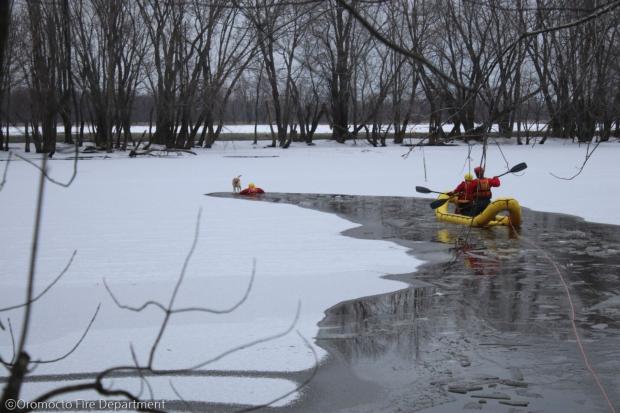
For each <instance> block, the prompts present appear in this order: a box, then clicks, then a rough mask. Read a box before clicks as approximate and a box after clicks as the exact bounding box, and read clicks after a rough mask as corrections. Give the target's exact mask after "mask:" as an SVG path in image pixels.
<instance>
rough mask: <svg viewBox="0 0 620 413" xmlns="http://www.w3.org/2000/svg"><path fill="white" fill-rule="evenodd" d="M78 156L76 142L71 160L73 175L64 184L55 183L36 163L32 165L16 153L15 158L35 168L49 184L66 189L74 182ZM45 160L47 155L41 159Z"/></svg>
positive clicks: (44, 169)
mask: <svg viewBox="0 0 620 413" xmlns="http://www.w3.org/2000/svg"><path fill="white" fill-rule="evenodd" d="M78 155H79V147H78V143H77V141H76V143H75V158H74V159H73V173H72V174H71V177H70V178H69V180H68V181H67V182H66V183H63V182H60V181H57V180H55V179H54V178H52V177H51V176H49V175H48V173H47V169H46V168H44V167H41V166H39V165H37V164H36V163H34V162H33V161H31V160H30V159H28V158H26V157H25V156H22V155H20V154H18V153H16V154H15V156H16V157H18V158H19V159H21V160H22V161H25V162H27V163H28V164H30V165H32V166H34V167H35V168H37V169H38V170H39V171H40V172H41V173H42V174H43V176H44V177H45V178H46V179H47V180H48V181H50V182H51V183H53V184H55V185H58V186H62V187H63V188H68V187H69V186H71V184H72V183H73V181H74V180H75V177H76V176H77V163H78ZM47 158H48V155H46V154H44V155H43V159H45V160H47Z"/></svg>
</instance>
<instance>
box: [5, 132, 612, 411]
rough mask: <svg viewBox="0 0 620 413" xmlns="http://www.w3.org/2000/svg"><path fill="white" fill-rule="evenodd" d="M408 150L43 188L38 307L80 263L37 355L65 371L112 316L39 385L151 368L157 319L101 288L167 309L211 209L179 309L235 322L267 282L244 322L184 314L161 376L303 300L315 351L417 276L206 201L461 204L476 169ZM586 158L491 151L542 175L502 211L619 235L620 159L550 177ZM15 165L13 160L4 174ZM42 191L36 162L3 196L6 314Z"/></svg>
mask: <svg viewBox="0 0 620 413" xmlns="http://www.w3.org/2000/svg"><path fill="white" fill-rule="evenodd" d="M407 150H408V149H407V148H404V147H400V146H390V147H387V148H374V147H372V146H368V145H366V144H358V145H352V144H347V145H338V144H335V143H333V142H329V141H318V142H317V145H316V146H314V147H306V146H301V145H300V146H296V145H294V146H293V147H291V148H290V149H288V150H282V149H277V148H262V147H260V146H259V147H254V146H252V145H251V143H250V142H218V143H216V145H215V147H214V148H213V149H210V150H206V151H205V150H199V155H198V156H191V155H184V156H176V155H171V156H168V157H163V158H138V159H129V158H128V157H126V154H114V155H112V158H110V159H93V160H85V161H80V162H79V164H78V168H79V171H78V176H77V178H76V180H75V182H74V183H73V185H71V186H70V187H69V188H66V189H65V188H61V187H58V186H55V185H51V184H48V185H47V187H46V192H45V210H44V216H43V226H42V239H41V245H40V250H39V259H38V262H37V279H36V291H40V290H41V289H42V288H44V287H45V286H46V285H47V284H48V283H49V282H50V281H51V280H53V278H54V277H55V276H56V275H57V274H58V273H59V272H60V271H61V270H62V269H63V267H64V266H65V265H66V263H67V260H68V259H69V257H70V256H71V253H72V251H73V250H74V249H75V250H77V251H78V252H77V255H76V257H75V260H74V262H73V264H72V266H71V268H70V270H69V271H68V273H67V274H66V275H65V276H64V277H63V279H62V280H61V281H60V283H59V284H58V285H56V286H55V287H54V288H53V289H52V290H51V291H50V292H49V293H48V294H47V295H46V296H44V297H43V298H42V299H41V300H40V301H38V302H37V303H36V304H35V306H34V312H33V324H32V330H31V331H32V332H31V335H30V340H29V345H28V348H27V349H28V351H29V352H30V354H31V356H32V357H33V358H34V359H48V358H55V357H58V356H60V355H62V354H63V353H64V352H65V351H67V350H68V349H70V348H71V347H72V346H73V344H74V343H75V342H76V341H77V340H78V339H79V337H80V335H81V334H82V332H83V331H84V328H85V327H86V325H88V322H89V320H90V317H91V316H92V314H93V312H94V311H95V309H96V307H97V305H98V303H101V304H102V305H101V309H100V313H99V315H98V317H97V319H96V321H95V323H94V325H93V328H92V330H91V331H90V332H89V334H88V336H87V337H86V339H85V341H84V342H83V343H82V345H81V346H80V347H79V348H78V349H77V351H76V352H75V353H73V354H72V355H71V356H70V357H69V358H67V359H65V360H62V361H60V362H58V363H55V364H43V365H40V366H39V367H38V368H37V370H36V374H51V373H54V374H60V373H76V372H96V371H99V370H101V369H103V368H106V367H109V366H111V365H115V364H119V363H122V364H133V362H132V359H131V353H130V349H129V346H130V344H131V345H133V347H134V348H135V349H136V352H137V356H138V359H139V360H140V361H141V362H142V363H145V362H146V360H147V358H148V350H149V346H150V344H151V343H152V342H153V340H154V338H155V336H156V334H157V329H158V326H159V324H160V322H161V319H162V317H163V314H162V312H161V311H159V310H157V309H155V308H150V309H148V310H146V311H144V312H141V313H133V312H128V311H124V310H120V309H118V308H117V307H116V306H115V305H114V303H113V302H112V300H111V298H110V297H109V295H108V294H107V292H106V291H105V289H104V286H103V282H102V280H103V279H104V278H105V279H106V281H107V282H108V284H109V286H110V288H111V289H112V290H113V291H114V292H115V294H116V296H117V297H118V298H119V300H121V301H123V302H125V303H128V304H132V305H140V304H141V303H143V302H145V301H147V300H157V301H160V302H162V303H167V302H168V300H169V297H170V294H171V292H172V290H173V288H174V284H175V282H176V280H177V277H178V275H179V273H180V271H181V268H182V266H183V262H184V259H185V258H186V256H187V253H188V251H189V249H190V246H191V243H192V239H193V235H194V228H195V224H196V217H197V213H198V211H199V210H202V218H201V220H200V235H199V238H198V244H197V249H196V251H195V253H194V255H193V257H192V258H191V261H190V263H189V266H188V269H187V273H186V279H185V281H184V283H183V286H182V287H181V290H180V293H179V297H178V300H177V303H176V305H177V306H201V307H209V308H216V309H218V308H226V307H229V306H230V305H232V304H233V303H235V302H236V301H237V300H239V299H240V298H241V297H242V296H243V293H244V291H245V289H246V287H247V283H248V282H249V279H250V275H251V271H252V265H253V264H252V263H253V260H254V259H255V260H256V279H255V283H254V285H253V287H252V290H251V293H250V296H249V298H248V300H247V302H245V303H244V304H243V305H242V306H241V307H240V308H239V309H237V310H236V311H234V312H233V313H231V314H227V315H214V314H178V315H175V316H174V317H173V319H172V322H171V325H170V327H169V329H168V331H167V333H166V335H165V336H164V339H163V341H162V343H161V344H160V346H159V350H158V352H157V356H156V358H155V365H156V366H157V367H158V368H162V369H165V368H181V367H186V366H192V365H196V364H199V363H201V362H202V361H205V360H208V359H210V358H211V357H214V356H216V355H217V354H219V353H221V352H224V351H226V350H228V349H230V348H231V347H234V346H237V345H241V344H243V343H246V342H250V341H253V340H256V339H259V338H262V337H266V336H270V335H273V334H277V333H279V332H282V331H285V330H287V329H288V328H289V326H290V325H291V323H292V322H293V321H294V316H295V311H296V308H297V305H298V303H299V302H300V303H301V313H300V318H299V320H298V322H297V323H296V325H295V330H298V331H299V333H300V334H301V335H302V336H304V337H306V338H308V339H309V341H312V338H313V337H314V336H315V334H316V332H317V322H318V321H320V320H321V319H322V318H323V312H324V311H325V310H326V309H327V308H328V307H330V306H332V305H334V304H337V303H338V302H341V301H343V300H346V299H352V298H357V297H360V296H364V295H371V294H379V293H383V292H387V291H392V290H395V289H398V288H402V287H403V284H401V283H398V282H395V281H389V280H385V279H383V278H381V276H382V275H385V274H390V273H405V272H412V271H415V268H416V266H417V265H418V264H419V262H418V261H417V260H416V259H414V258H413V257H412V256H411V255H408V254H406V249H405V248H403V247H400V246H398V245H396V244H394V243H391V242H387V241H367V240H359V239H352V238H348V237H345V236H342V235H340V233H341V232H342V231H344V230H345V229H347V228H351V227H352V226H353V225H354V224H352V223H350V222H348V221H345V220H343V219H341V218H338V217H336V216H334V215H331V214H323V213H319V212H316V211H311V210H306V209H302V208H298V207H295V206H291V205H279V204H271V203H262V202H251V201H242V200H237V199H223V198H213V197H206V196H204V194H205V193H209V192H218V191H230V190H231V189H232V188H231V184H230V181H231V179H232V178H233V177H234V176H236V175H239V174H241V175H242V178H241V179H242V184H243V186H246V185H247V184H248V183H249V182H255V183H256V184H257V185H258V186H261V187H263V188H264V189H265V190H267V191H271V192H307V193H342V194H360V195H400V196H421V195H419V194H416V193H415V192H414V186H415V185H423V186H428V187H430V188H432V189H436V190H447V189H451V188H453V187H454V186H456V184H457V183H458V182H460V179H461V177H462V174H463V173H464V172H466V170H467V169H468V167H469V165H468V160H467V153H468V147H467V146H466V145H459V146H453V147H427V148H424V149H420V148H416V149H415V150H414V151H413V152H411V154H410V155H409V156H408V157H406V158H404V157H402V156H401V155H403V154H404V153H406V152H407ZM585 150H586V149H585V146H581V147H579V146H578V145H575V144H571V143H568V142H561V141H549V142H548V143H547V144H545V145H542V146H541V145H536V146H535V147H531V146H517V145H514V144H504V145H502V152H503V153H501V152H500V151H499V150H498V148H497V147H495V146H490V147H489V148H488V151H487V171H488V172H489V173H488V175H493V174H496V173H497V174H498V173H501V172H503V171H505V170H506V169H507V167H506V163H505V160H504V157H505V158H506V160H507V161H508V163H509V164H510V166H512V165H514V164H516V163H519V162H527V163H528V165H529V167H528V169H527V170H526V171H524V172H523V173H522V174H519V175H520V176H506V177H504V178H502V186H501V187H500V188H497V189H496V190H494V196H514V197H515V198H517V199H518V200H519V201H520V202H521V204H522V205H523V206H525V207H529V208H533V209H537V210H545V211H553V212H563V213H569V214H574V215H579V216H582V217H584V218H585V219H588V220H591V221H596V222H605V223H611V224H620V217H618V215H617V214H616V213H615V211H616V209H617V200H618V194H617V192H616V187H617V185H616V184H615V179H617V176H618V175H619V173H620V165H619V164H618V162H617V159H618V158H619V156H618V155H620V144H619V143H617V142H610V143H606V144H603V145H601V146H600V147H599V148H598V149H597V151H596V152H595V153H594V154H593V155H592V157H591V159H590V160H589V162H588V164H587V165H586V167H585V169H584V171H583V173H581V175H579V176H578V177H577V178H575V179H574V180H570V181H565V180H559V179H557V178H555V177H553V176H552V175H551V174H550V173H554V174H556V175H560V176H570V175H573V174H574V173H575V172H576V167H578V166H579V165H581V163H582V162H583V160H584V156H585ZM69 155H70V152H67V153H64V154H57V155H56V158H62V157H67V156H69ZM480 155H481V147H480V146H479V145H478V146H474V147H473V150H472V153H471V157H472V159H471V167H472V168H473V166H474V165H476V164H477V163H478V162H479V160H480ZM0 156H1V157H2V158H1V159H6V156H7V155H6V154H5V153H2V154H1V155H0ZM28 156H30V157H32V158H35V157H36V155H35V154H29V155H28ZM253 156H259V157H253ZM263 156H265V157H263ZM266 156H276V157H266ZM49 164H50V167H51V172H50V174H51V175H52V176H54V178H56V179H58V180H63V179H65V180H66V179H68V178H69V177H70V176H71V172H72V162H70V161H66V160H60V159H55V160H53V161H51V162H50V163H49ZM5 165H6V163H5V162H1V163H0V168H4V166H5ZM36 187H37V170H36V169H35V168H33V167H32V166H30V165H28V164H26V163H25V162H23V161H15V162H11V164H10V168H9V170H8V174H7V183H6V185H5V187H4V189H3V190H2V191H1V192H0V216H1V217H3V218H4V219H3V224H2V234H3V237H2V245H3V247H2V248H0V262H2V266H1V268H0V276H1V283H2V284H1V286H2V288H1V290H0V291H1V292H0V297H1V298H2V300H1V302H2V306H3V307H4V306H7V305H12V304H16V303H19V302H21V301H23V297H24V296H25V277H26V274H27V270H28V260H29V252H30V243H31V236H32V228H33V217H34V208H35V202H36ZM429 213H431V211H430V209H429ZM0 316H1V318H2V321H3V324H4V325H6V324H7V323H6V321H7V316H10V318H11V323H12V325H13V327H14V328H18V326H19V325H20V312H19V311H12V312H10V313H8V314H6V313H5V314H2V315H0ZM0 337H2V340H0V351H1V354H2V356H3V358H4V359H7V358H10V357H11V344H10V336H9V335H8V332H7V331H2V332H0ZM315 351H316V352H317V353H318V356H319V358H322V357H324V356H325V353H324V351H323V350H322V349H320V348H319V347H316V346H315ZM313 363H314V358H313V355H312V352H311V351H310V350H309V349H308V348H307V347H306V346H305V344H304V342H303V340H302V339H301V338H300V337H299V336H298V335H297V334H295V333H294V332H292V333H290V334H288V335H286V336H284V337H282V338H279V339H277V340H273V341H270V342H267V343H261V344H259V345H257V346H253V347H250V348H248V349H245V350H243V351H240V352H237V353H235V354H233V355H231V356H229V357H226V358H224V359H222V360H220V361H217V362H216V363H213V364H209V365H208V366H206V367H205V368H208V369H215V370H234V371H239V377H223V378H222V377H218V378H213V377H211V378H200V379H197V380H198V381H193V382H192V383H193V384H191V385H190V384H188V383H184V382H182V383H181V384H180V387H182V388H183V389H185V390H184V391H187V392H189V395H186V394H184V396H186V397H188V398H191V399H193V400H196V399H198V398H199V399H200V400H206V401H213V402H230V401H237V402H242V403H248V404H258V403H262V402H264V401H266V400H269V399H270V398H272V397H277V396H278V395H279V394H283V393H286V392H288V391H290V390H291V389H293V388H294V383H292V382H291V381H287V380H283V379H271V378H270V379H261V378H248V377H242V376H243V371H247V370H252V371H269V372H287V371H298V370H304V369H309V368H311V367H312V365H313ZM184 380H186V379H184ZM117 383H120V382H118V381H117ZM183 383H184V384H183ZM201 383H202V384H201ZM53 385H55V383H47V384H44V383H37V384H36V385H35V384H32V385H30V384H29V385H28V386H26V389H25V391H26V393H25V395H28V396H34V395H36V394H37V393H38V392H40V391H42V390H44V389H45V388H49V386H53ZM200 386H203V387H200ZM157 387H158V389H159V391H160V392H161V397H170V398H174V397H173V395H170V394H169V393H170V389H169V388H168V387H167V381H166V380H163V381H162V382H161V383H160V385H158V386H157ZM206 388H208V389H209V391H208V392H207V391H206V390H204V389H206ZM203 390H204V391H203ZM242 393H243V394H242ZM198 395H200V396H198ZM295 397H296V396H295V395H293V396H291V397H289V398H288V399H285V400H284V401H282V402H281V403H285V402H290V401H291V400H294V398H295Z"/></svg>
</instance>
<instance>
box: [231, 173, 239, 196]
mask: <svg viewBox="0 0 620 413" xmlns="http://www.w3.org/2000/svg"><path fill="white" fill-rule="evenodd" d="M232 186H233V192H234V193H237V192H240V191H241V175H239V176H236V177H234V178H233V180H232Z"/></svg>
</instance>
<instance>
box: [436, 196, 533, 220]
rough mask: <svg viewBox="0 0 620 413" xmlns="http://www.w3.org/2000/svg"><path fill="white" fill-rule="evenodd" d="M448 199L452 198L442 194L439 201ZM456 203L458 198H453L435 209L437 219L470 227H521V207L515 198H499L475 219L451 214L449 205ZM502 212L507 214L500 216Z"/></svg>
mask: <svg viewBox="0 0 620 413" xmlns="http://www.w3.org/2000/svg"><path fill="white" fill-rule="evenodd" d="M447 198H450V197H449V196H448V195H446V194H441V195H439V198H438V199H447ZM455 201H456V197H452V198H450V199H449V200H448V202H445V203H444V204H443V205H441V206H440V207H438V208H437V209H435V216H436V217H437V219H439V220H441V221H446V222H451V223H453V224H462V225H470V226H473V227H493V226H496V225H505V226H513V227H519V226H520V225H521V206H520V205H519V202H518V201H517V200H516V199H514V198H498V199H496V200H495V201H492V202H491V203H490V204H489V206H487V207H486V209H485V210H484V211H482V212H481V213H480V214H478V215H476V216H475V217H469V216H467V215H461V214H455V213H453V212H449V210H448V207H449V205H450V204H452V203H454V202H455ZM502 212H505V213H506V214H500V213H502Z"/></svg>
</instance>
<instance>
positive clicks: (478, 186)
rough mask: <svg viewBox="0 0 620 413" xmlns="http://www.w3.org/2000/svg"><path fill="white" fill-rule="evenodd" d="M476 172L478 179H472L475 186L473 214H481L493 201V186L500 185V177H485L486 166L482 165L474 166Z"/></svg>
mask: <svg viewBox="0 0 620 413" xmlns="http://www.w3.org/2000/svg"><path fill="white" fill-rule="evenodd" d="M474 173H475V174H476V179H474V180H473V181H472V186H473V187H474V192H473V195H474V197H473V198H474V199H473V215H472V216H476V215H478V214H480V213H481V212H482V211H484V210H485V208H486V207H487V206H489V204H490V203H491V197H492V196H493V194H492V193H491V188H493V187H498V186H499V185H500V182H499V178H498V177H497V176H494V177H493V178H485V177H484V168H483V167H481V166H476V167H475V168H474Z"/></svg>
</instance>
